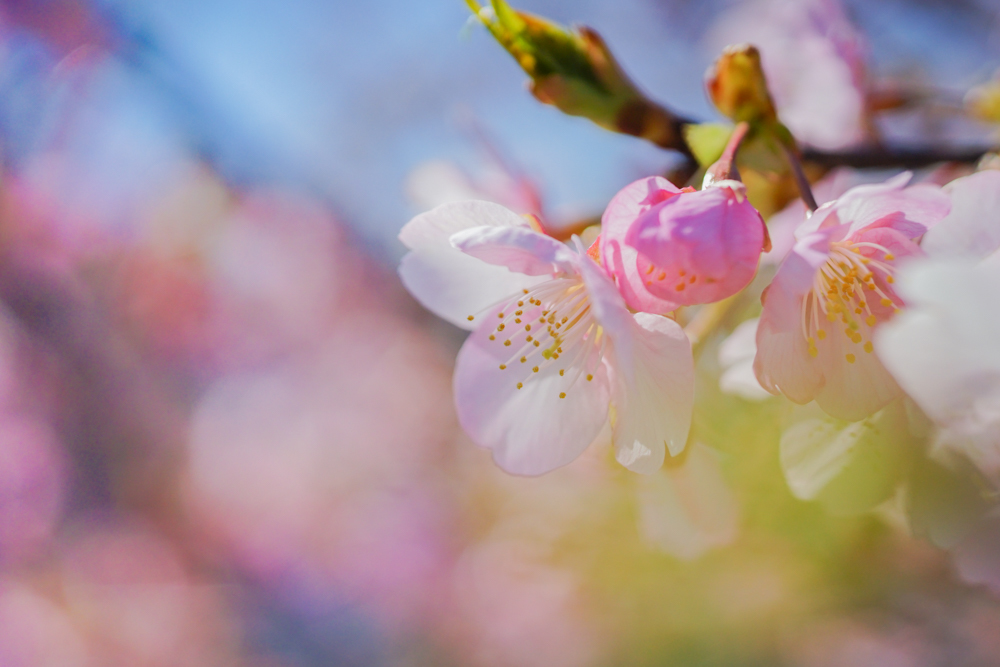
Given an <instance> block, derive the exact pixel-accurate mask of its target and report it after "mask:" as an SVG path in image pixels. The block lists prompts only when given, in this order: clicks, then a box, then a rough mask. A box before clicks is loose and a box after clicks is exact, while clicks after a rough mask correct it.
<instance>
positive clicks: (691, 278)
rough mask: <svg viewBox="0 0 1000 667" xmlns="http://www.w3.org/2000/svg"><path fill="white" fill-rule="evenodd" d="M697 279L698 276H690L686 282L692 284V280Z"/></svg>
mask: <svg viewBox="0 0 1000 667" xmlns="http://www.w3.org/2000/svg"><path fill="white" fill-rule="evenodd" d="M696 280H698V276H691V277H690V278H688V282H689V283H691V284H692V285H694V281H696Z"/></svg>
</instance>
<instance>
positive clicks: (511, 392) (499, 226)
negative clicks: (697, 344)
mask: <svg viewBox="0 0 1000 667" xmlns="http://www.w3.org/2000/svg"><path fill="white" fill-rule="evenodd" d="M400 239H401V240H402V241H403V243H404V244H406V245H407V246H408V247H410V248H411V253H410V255H408V256H407V257H405V258H404V259H403V262H402V264H401V265H400V275H401V276H402V278H403V281H404V283H405V284H406V286H407V287H408V288H409V290H410V291H411V292H412V293H413V294H414V296H416V297H417V299H418V300H419V301H421V303H423V304H424V305H426V306H427V307H428V308H430V309H431V310H433V311H434V312H436V313H438V314H440V315H442V316H443V317H444V318H445V319H448V320H449V321H452V322H455V323H458V324H461V325H463V326H465V327H466V328H474V331H473V333H472V334H471V335H470V336H469V338H468V339H467V340H466V342H465V344H464V345H463V346H462V349H461V351H460V352H459V355H458V360H457V362H456V368H455V379H454V389H455V405H456V408H457V411H458V417H459V421H460V423H461V424H462V427H463V428H464V429H465V430H466V432H467V433H468V434H469V435H470V436H471V437H472V439H473V441H475V442H476V443H477V444H478V445H480V446H482V447H485V448H488V449H491V450H492V451H493V458H494V460H495V461H496V462H497V464H498V465H500V467H502V468H503V469H504V470H507V471H508V472H511V473H516V474H524V475H537V474H541V473H544V472H547V471H550V470H553V469H555V468H558V467H560V466H563V465H565V464H567V463H569V462H571V461H573V460H574V459H575V458H576V457H577V456H579V455H580V454H581V453H582V452H583V450H584V449H586V447H587V446H588V445H589V444H590V443H591V442H592V441H593V440H594V438H595V437H597V435H598V434H599V433H600V431H601V429H602V428H603V426H604V425H605V422H607V421H608V420H609V419H610V420H611V423H612V440H613V443H614V446H615V452H616V457H617V459H618V461H619V462H621V463H622V465H624V466H626V467H627V468H629V469H631V470H634V471H637V472H644V473H649V472H653V471H655V470H657V469H658V468H659V467H660V465H661V464H662V463H663V460H664V457H665V454H666V452H667V451H669V452H670V454H671V455H676V454H678V453H679V452H680V451H682V450H683V448H684V445H685V441H686V439H687V433H688V428H689V426H690V419H691V410H692V407H693V384H694V369H693V359H692V355H691V346H690V343H689V341H688V339H687V338H686V336H685V334H684V332H683V330H682V329H681V327H680V326H679V325H678V324H677V323H676V322H674V321H673V320H671V319H668V318H666V317H662V316H659V315H654V314H651V313H634V314H633V313H631V312H630V311H629V310H628V308H627V307H626V302H625V300H624V298H623V297H622V295H621V294H620V293H619V291H618V289H616V288H615V285H614V283H613V282H612V280H611V279H610V278H609V276H608V275H607V274H606V273H605V272H604V270H603V269H602V268H601V267H600V266H599V265H598V264H597V263H596V262H595V261H593V260H592V259H591V257H590V256H588V253H587V252H585V251H584V250H583V246H582V244H581V243H580V242H579V240H578V239H577V240H576V242H575V243H576V251H575V252H574V250H572V249H571V248H570V247H568V246H566V245H564V244H562V243H560V242H558V241H556V240H555V239H553V238H551V237H548V236H546V235H544V234H541V233H539V232H537V231H535V230H534V229H532V226H531V223H530V222H529V221H528V219H526V218H524V217H521V216H518V215H517V214H515V213H513V212H511V211H509V210H507V209H505V208H503V207H502V206H499V205H497V204H491V203H488V202H456V203H451V204H444V205H442V206H439V207H437V208H435V209H433V210H431V211H429V212H427V213H424V214H423V215H419V216H417V217H416V218H414V219H413V220H411V221H410V222H409V223H408V224H407V225H406V226H405V227H404V228H403V230H402V232H401V233H400ZM593 250H594V251H596V248H594V249H593ZM432 260H440V261H439V262H438V263H437V264H433V263H432Z"/></svg>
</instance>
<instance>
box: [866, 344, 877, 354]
mask: <svg viewBox="0 0 1000 667" xmlns="http://www.w3.org/2000/svg"><path fill="white" fill-rule="evenodd" d="M874 349H875V346H874V345H872V342H871V341H868V342H867V343H865V352H868V353H871V351H872V350H874Z"/></svg>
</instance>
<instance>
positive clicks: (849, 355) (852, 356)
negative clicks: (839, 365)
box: [845, 354, 855, 364]
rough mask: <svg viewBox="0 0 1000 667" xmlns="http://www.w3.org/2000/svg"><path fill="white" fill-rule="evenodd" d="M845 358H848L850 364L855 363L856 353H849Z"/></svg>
mask: <svg viewBox="0 0 1000 667" xmlns="http://www.w3.org/2000/svg"><path fill="white" fill-rule="evenodd" d="M845 359H847V363H849V364H853V363H854V362H855V357H854V355H853V354H848V355H847V356H846V357H845Z"/></svg>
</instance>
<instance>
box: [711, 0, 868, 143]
mask: <svg viewBox="0 0 1000 667" xmlns="http://www.w3.org/2000/svg"><path fill="white" fill-rule="evenodd" d="M707 41H708V43H709V44H710V45H711V46H712V48H713V49H715V50H718V49H721V48H722V47H724V46H727V45H729V44H734V43H741V42H749V43H751V44H753V45H754V46H756V47H757V48H758V49H759V50H760V52H761V63H762V65H763V67H764V73H765V75H766V76H767V82H768V88H769V89H770V91H771V94H772V96H773V98H774V103H775V105H776V106H777V109H778V114H779V115H780V117H781V120H782V121H783V122H784V123H785V125H787V126H788V128H789V129H790V130H791V131H792V133H793V134H794V135H795V137H796V138H797V139H798V140H799V141H802V142H803V143H806V144H809V145H812V146H816V147H817V148H823V149H828V150H834V149H838V148H844V147H846V146H849V145H851V144H856V143H858V142H860V141H862V140H863V139H864V137H865V133H866V129H865V104H866V102H865V93H866V91H865V85H866V83H865V78H866V73H865V59H866V56H867V53H866V52H867V47H866V45H865V43H864V39H863V37H862V36H861V34H860V33H859V32H858V30H857V28H855V27H854V26H853V25H852V24H851V22H850V21H849V20H848V18H847V16H846V15H845V13H844V9H843V7H842V6H841V3H840V2H839V1H838V0H756V1H754V2H747V3H743V4H741V5H738V6H736V7H733V8H732V9H731V10H729V11H726V12H724V13H722V14H721V16H720V19H719V20H718V21H717V23H716V24H715V26H714V27H713V29H712V30H711V32H710V34H709V37H708V40H707Z"/></svg>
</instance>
